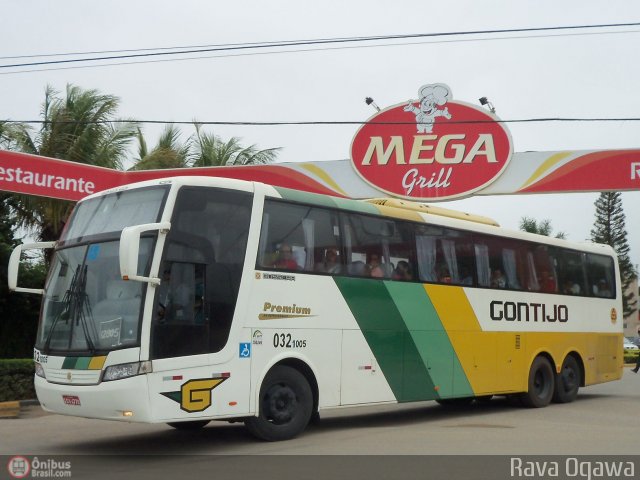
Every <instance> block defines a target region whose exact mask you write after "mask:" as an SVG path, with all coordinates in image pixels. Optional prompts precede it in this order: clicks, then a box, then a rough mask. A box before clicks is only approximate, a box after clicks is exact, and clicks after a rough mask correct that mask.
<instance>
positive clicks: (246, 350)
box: [240, 343, 251, 358]
mask: <svg viewBox="0 0 640 480" xmlns="http://www.w3.org/2000/svg"><path fill="white" fill-rule="evenodd" d="M250 356H251V344H250V343H241V344H240V358H249V357H250Z"/></svg>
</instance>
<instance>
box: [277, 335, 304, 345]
mask: <svg viewBox="0 0 640 480" xmlns="http://www.w3.org/2000/svg"><path fill="white" fill-rule="evenodd" d="M273 346H274V347H276V348H278V347H284V348H305V347H306V346H307V341H306V340H294V339H293V338H291V334H290V333H275V334H274V335H273Z"/></svg>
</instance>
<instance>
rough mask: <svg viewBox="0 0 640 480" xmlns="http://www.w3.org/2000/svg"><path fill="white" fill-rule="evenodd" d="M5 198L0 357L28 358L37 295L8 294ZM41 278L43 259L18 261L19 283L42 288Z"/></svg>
mask: <svg viewBox="0 0 640 480" xmlns="http://www.w3.org/2000/svg"><path fill="white" fill-rule="evenodd" d="M7 198H8V195H6V194H5V195H0V312H2V321H1V322H0V357H2V358H25V357H26V358H30V357H31V356H32V352H33V344H34V343H35V335H36V330H37V325H38V315H39V313H40V302H41V298H40V296H38V295H31V294H23V293H12V292H9V288H8V287H7V270H8V269H7V266H8V264H9V256H10V255H11V251H12V250H13V248H14V247H15V246H16V244H17V242H16V241H15V240H14V238H13V231H12V222H11V218H10V216H9V215H10V214H9V211H10V209H9V207H8V205H7V202H6V200H7ZM44 279H45V265H44V261H42V260H40V261H35V262H34V261H31V262H23V263H22V265H21V268H20V277H19V282H20V286H23V287H28V288H42V286H43V285H44Z"/></svg>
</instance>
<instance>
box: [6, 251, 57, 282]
mask: <svg viewBox="0 0 640 480" xmlns="http://www.w3.org/2000/svg"><path fill="white" fill-rule="evenodd" d="M55 245H56V242H36V243H24V244H22V245H18V246H17V247H16V248H14V249H13V252H11V256H10V257H9V267H8V272H7V274H8V275H7V286H8V287H9V290H11V291H13V292H21V293H37V294H39V295H42V293H43V292H44V289H42V288H22V287H18V270H19V269H20V256H21V255H22V252H23V251H25V250H45V249H47V248H53V247H54V246H55Z"/></svg>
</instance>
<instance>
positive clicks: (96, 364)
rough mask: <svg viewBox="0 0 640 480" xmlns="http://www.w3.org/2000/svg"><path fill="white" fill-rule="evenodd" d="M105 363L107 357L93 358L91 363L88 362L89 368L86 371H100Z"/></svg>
mask: <svg viewBox="0 0 640 480" xmlns="http://www.w3.org/2000/svg"><path fill="white" fill-rule="evenodd" d="M106 361H107V357H106V356H103V357H93V358H92V359H91V361H90V362H89V368H88V370H102V367H103V366H104V362H106Z"/></svg>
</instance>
